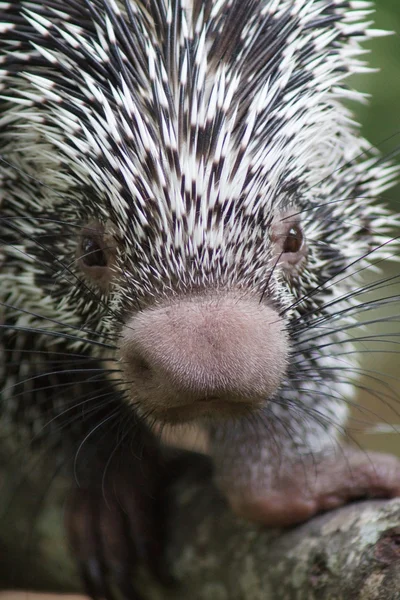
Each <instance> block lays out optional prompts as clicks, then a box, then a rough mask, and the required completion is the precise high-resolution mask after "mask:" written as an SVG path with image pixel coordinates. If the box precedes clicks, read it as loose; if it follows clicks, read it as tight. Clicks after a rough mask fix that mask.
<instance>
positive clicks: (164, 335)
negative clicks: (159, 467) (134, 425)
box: [121, 297, 288, 422]
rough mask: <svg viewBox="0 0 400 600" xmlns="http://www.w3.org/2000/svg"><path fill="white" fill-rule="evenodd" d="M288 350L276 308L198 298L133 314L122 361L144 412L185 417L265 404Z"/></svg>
mask: <svg viewBox="0 0 400 600" xmlns="http://www.w3.org/2000/svg"><path fill="white" fill-rule="evenodd" d="M287 352H288V350H287V339H286V335H285V331H284V328H283V323H282V319H281V318H280V317H279V316H278V314H277V313H276V311H274V310H273V309H272V308H270V307H268V306H265V305H263V304H260V303H259V302H257V301H256V300H252V299H243V298H242V299H241V298H236V297H223V298H211V299H210V298H204V297H193V298H189V299H183V300H179V299H173V300H171V301H170V303H168V304H165V305H161V306H157V307H154V308H149V309H146V310H144V311H142V312H140V313H137V314H135V316H134V317H132V318H131V319H130V320H129V322H128V323H127V324H126V326H125V328H124V330H123V333H122V343H121V364H122V366H123V370H124V373H125V380H126V382H127V384H128V388H129V390H130V397H131V400H132V402H134V403H135V404H136V405H137V406H139V407H140V409H141V412H142V414H145V415H146V414H148V415H149V416H151V417H153V418H156V419H161V420H164V421H168V422H185V421H189V420H193V419H196V418H198V417H202V416H211V417H212V416H220V415H226V416H233V415H237V414H240V413H244V412H246V411H247V412H248V411H249V410H251V409H252V408H257V407H260V406H262V405H263V404H265V403H266V402H267V400H268V398H269V397H270V396H271V395H272V394H273V393H274V392H275V391H276V389H277V387H278V385H279V383H280V382H281V380H282V376H283V374H284V372H285V368H286V358H287Z"/></svg>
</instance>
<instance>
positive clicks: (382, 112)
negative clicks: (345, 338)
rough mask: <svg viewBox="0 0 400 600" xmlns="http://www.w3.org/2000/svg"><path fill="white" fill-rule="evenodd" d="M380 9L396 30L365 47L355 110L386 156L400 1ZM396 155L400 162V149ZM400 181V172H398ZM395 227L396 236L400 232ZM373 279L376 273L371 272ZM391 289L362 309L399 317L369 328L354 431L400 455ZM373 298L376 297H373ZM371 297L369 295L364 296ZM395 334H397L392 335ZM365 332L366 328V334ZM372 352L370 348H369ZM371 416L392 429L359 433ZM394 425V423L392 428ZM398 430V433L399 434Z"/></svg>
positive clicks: (398, 119)
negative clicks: (365, 69)
mask: <svg viewBox="0 0 400 600" xmlns="http://www.w3.org/2000/svg"><path fill="white" fill-rule="evenodd" d="M375 6H376V13H375V14H374V15H372V18H373V19H374V25H372V26H373V27H376V28H378V29H384V30H387V31H393V32H394V33H393V35H391V36H388V37H386V36H385V37H379V38H375V39H374V40H372V41H370V42H369V43H368V44H367V45H366V47H367V48H368V49H369V50H370V51H371V53H370V55H369V56H367V61H368V63H369V65H370V66H371V67H374V68H377V69H379V72H377V73H372V74H367V75H359V76H357V77H355V78H353V81H352V84H353V86H354V87H355V88H356V89H358V90H361V91H363V92H366V93H368V94H370V96H371V97H370V100H369V102H368V104H366V105H357V104H353V106H352V110H353V112H354V113H355V114H356V116H357V119H358V120H359V121H360V122H361V123H362V133H363V135H364V136H365V137H366V138H367V139H368V140H369V141H370V142H371V143H373V144H374V145H375V146H376V147H378V148H379V150H380V151H381V153H382V154H383V155H384V156H385V155H391V154H394V155H396V151H397V150H398V151H400V0H375ZM394 160H395V161H396V162H397V163H398V164H400V152H399V154H398V155H396V156H395V158H394ZM399 180H400V177H399ZM382 200H385V201H386V202H387V203H388V204H389V205H390V207H391V209H392V210H393V212H394V213H397V214H399V213H400V184H399V185H397V186H396V187H394V188H392V189H390V190H389V191H388V192H386V193H385V195H384V197H383V198H382ZM399 234H400V231H394V232H393V235H399ZM380 276H383V277H385V276H386V277H390V276H395V277H399V265H398V263H397V264H396V263H392V264H388V265H387V267H386V268H385V272H384V273H383V275H382V274H381V275H378V277H380ZM369 277H371V279H373V280H376V278H377V276H376V275H375V276H372V273H370V274H369ZM396 281H397V285H396V286H394V285H393V282H392V285H391V286H390V287H388V288H387V289H380V290H379V292H377V293H375V294H374V296H373V297H374V298H375V299H380V298H383V297H387V296H390V295H394V297H395V296H396V295H397V298H398V300H396V301H395V302H394V303H392V305H391V306H389V307H385V308H380V309H379V310H376V311H373V312H367V313H362V312H361V313H360V316H359V320H360V321H361V322H363V321H369V320H373V319H381V318H382V317H384V316H387V315H390V316H392V318H393V316H394V317H395V320H392V321H390V322H388V323H387V324H382V323H375V324H373V325H370V326H369V327H368V331H367V332H366V335H376V336H377V338H380V339H383V340H384V339H385V336H388V337H387V338H386V341H385V342H382V343H380V342H376V341H375V340H374V341H369V342H368V343H366V344H363V346H364V352H363V353H362V354H361V366H362V368H363V369H364V370H365V374H364V377H363V378H362V380H361V387H360V389H359V392H358V395H357V398H356V403H357V404H360V405H361V406H363V407H364V408H365V409H366V410H364V409H361V410H353V415H354V419H353V420H352V422H351V423H350V435H351V437H353V438H355V439H356V440H358V441H360V442H361V443H362V444H363V445H365V446H366V447H367V448H369V449H374V450H385V451H390V452H395V453H396V454H398V455H400V379H399V373H400V354H399V350H398V348H399V347H398V343H399V342H398V337H397V336H396V334H397V335H399V331H400V325H399V319H398V316H399V314H400V311H399V307H400V279H399V280H397V279H396ZM368 299H371V297H369V298H368ZM363 300H367V298H365V299H364V298H363ZM393 334H395V335H393ZM361 335H363V333H361ZM366 349H367V350H372V352H365V350H366ZM366 421H375V422H380V423H383V425H384V426H385V425H386V429H387V431H388V433H386V434H384V435H380V434H376V433H375V434H370V435H368V434H360V433H357V432H359V431H360V430H362V429H363V428H364V424H365V422H366ZM391 426H394V427H393V428H391ZM396 431H397V433H396Z"/></svg>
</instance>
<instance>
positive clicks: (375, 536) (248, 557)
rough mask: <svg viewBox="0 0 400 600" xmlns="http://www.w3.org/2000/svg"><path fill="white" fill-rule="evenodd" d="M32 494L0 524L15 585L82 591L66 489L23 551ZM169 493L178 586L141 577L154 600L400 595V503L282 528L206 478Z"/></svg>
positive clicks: (384, 598)
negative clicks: (249, 512)
mask: <svg viewBox="0 0 400 600" xmlns="http://www.w3.org/2000/svg"><path fill="white" fill-rule="evenodd" d="M32 492H33V490H32V488H31V489H30V490H29V497H28V495H27V494H25V497H24V501H23V502H21V504H20V506H18V505H17V503H15V504H14V506H13V507H12V511H13V512H12V513H9V518H8V519H7V520H6V521H7V522H2V523H1V532H2V547H1V545H0V550H2V552H1V555H2V556H1V560H0V563H1V564H2V565H3V567H4V566H5V565H7V557H8V559H9V560H10V561H12V562H13V563H14V566H15V561H16V560H18V561H19V562H18V564H19V568H18V571H17V572H15V571H14V575H17V576H16V577H15V582H18V584H19V585H21V586H23V587H25V589H26V587H27V586H28V587H30V588H32V587H36V588H38V587H39V588H41V589H44V588H47V589H54V590H57V589H59V590H67V591H71V590H74V589H75V590H76V589H77V583H76V582H77V579H76V574H74V568H73V566H72V563H71V561H70V560H69V559H68V558H67V556H68V553H67V551H66V545H65V539H64V536H63V533H62V527H60V523H61V522H62V505H63V503H62V497H63V493H62V492H60V489H58V490H56V493H54V491H53V494H52V495H50V496H49V497H48V498H47V500H46V504H45V505H44V510H43V511H42V514H41V515H40V516H39V517H36V521H35V524H36V526H35V534H34V537H33V538H32V539H31V540H30V551H29V552H27V548H26V537H25V536H22V538H21V539H22V540H24V544H23V551H21V554H20V555H19V554H18V550H17V549H16V546H18V541H19V542H21V539H18V535H16V532H18V531H19V530H21V531H23V530H24V526H25V527H26V526H27V525H29V522H30V519H32V513H31V512H30V509H29V510H28V509H27V505H28V506H29V505H30V503H31V507H32V506H33V505H34V503H33V502H31V499H32V498H33V496H32ZM170 496H171V498H170V506H169V510H168V513H169V522H168V529H169V531H168V537H169V543H168V562H169V564H170V568H171V571H172V573H173V575H174V576H175V578H176V583H175V584H174V585H172V586H171V587H170V588H169V589H165V588H164V589H160V588H159V587H158V586H157V585H156V584H155V583H154V582H152V581H149V580H148V579H147V577H146V576H145V575H144V574H142V583H143V586H144V587H145V588H146V590H147V591H146V595H147V596H148V597H149V598H150V599H151V600H161V599H168V600H172V599H174V600H205V599H207V600H228V599H229V600H318V599H321V600H353V599H354V600H358V599H360V600H361V599H362V600H399V599H400V500H392V501H368V502H362V503H355V504H352V505H349V506H346V507H344V508H342V509H340V510H336V511H334V512H330V513H326V514H324V515H320V516H317V517H316V518H314V519H313V520H311V521H309V522H308V523H305V524H303V525H301V526H299V527H296V528H293V529H291V530H286V531H278V530H271V529H265V528H262V527H259V526H255V525H252V524H249V523H247V522H245V521H243V520H240V519H238V518H236V517H234V516H233V515H232V514H231V512H230V510H229V509H228V507H227V506H226V504H225V502H224V500H223V499H222V497H221V496H220V495H219V493H218V492H217V491H216V490H215V488H214V486H213V485H212V483H211V481H210V480H209V479H208V478H207V477H205V476H203V475H201V473H199V474H198V477H197V481H196V480H195V479H194V477H193V474H192V475H191V476H190V477H186V476H184V477H183V478H182V479H180V480H179V481H178V482H177V483H176V484H175V486H174V487H173V488H172V490H171V494H170ZM36 497H37V496H36ZM55 505H57V506H58V508H57V510H56V509H55ZM7 532H8V533H7ZM5 546H6V547H7V552H6V553H5V552H4V548H5ZM21 548H22V546H21ZM24 561H25V562H24ZM9 573H10V572H9ZM4 581H6V585H8V586H9V585H10V582H7V580H4Z"/></svg>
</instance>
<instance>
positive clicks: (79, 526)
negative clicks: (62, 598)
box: [66, 459, 164, 600]
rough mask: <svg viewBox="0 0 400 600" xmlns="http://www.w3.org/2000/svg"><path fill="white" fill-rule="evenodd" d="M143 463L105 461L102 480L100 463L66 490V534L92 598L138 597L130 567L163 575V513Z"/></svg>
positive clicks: (139, 599) (113, 599)
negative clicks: (85, 479) (91, 474)
mask: <svg viewBox="0 0 400 600" xmlns="http://www.w3.org/2000/svg"><path fill="white" fill-rule="evenodd" d="M136 460H137V463H138V464H135V461H136ZM125 463H126V461H125ZM147 467H148V465H146V464H143V463H142V461H140V460H139V459H134V460H132V461H131V463H130V464H129V466H128V465H127V464H122V463H121V462H120V463H119V464H118V465H114V467H112V468H111V467H110V466H108V469H107V472H106V476H105V477H104V480H103V478H102V473H103V472H104V469H100V470H99V473H100V477H98V478H97V480H96V477H94V478H91V480H90V484H89V485H82V487H78V486H75V488H74V490H73V491H72V493H71V497H70V499H69V502H68V504H67V507H66V528H67V534H68V537H69V540H70V546H71V550H72V554H73V557H74V559H75V560H76V561H77V563H78V567H79V570H80V573H81V577H82V581H83V585H84V587H85V591H86V593H87V594H88V595H89V596H90V597H91V598H95V599H97V598H104V599H106V600H117V599H118V600H121V599H125V600H141V599H142V595H141V594H140V591H139V590H138V586H137V584H136V582H135V572H136V571H137V568H138V567H143V565H144V566H146V567H147V568H148V569H149V570H151V571H152V572H153V573H154V574H155V575H156V576H158V577H159V578H161V579H162V578H163V576H164V574H163V571H162V550H163V546H164V540H163V523H162V514H161V512H160V511H159V510H158V506H157V502H158V499H157V487H156V484H155V483H154V482H153V481H152V476H153V474H149V473H148V472H145V471H148V468H147ZM82 483H83V482H82Z"/></svg>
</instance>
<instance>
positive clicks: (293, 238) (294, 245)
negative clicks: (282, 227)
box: [282, 224, 304, 254]
mask: <svg viewBox="0 0 400 600" xmlns="http://www.w3.org/2000/svg"><path fill="white" fill-rule="evenodd" d="M303 239H304V238H303V232H302V230H301V227H300V225H297V224H296V225H292V226H291V228H290V229H289V231H288V233H287V236H286V239H285V241H284V242H283V247H282V252H283V253H284V254H285V253H287V252H299V251H300V250H301V248H302V246H303Z"/></svg>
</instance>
